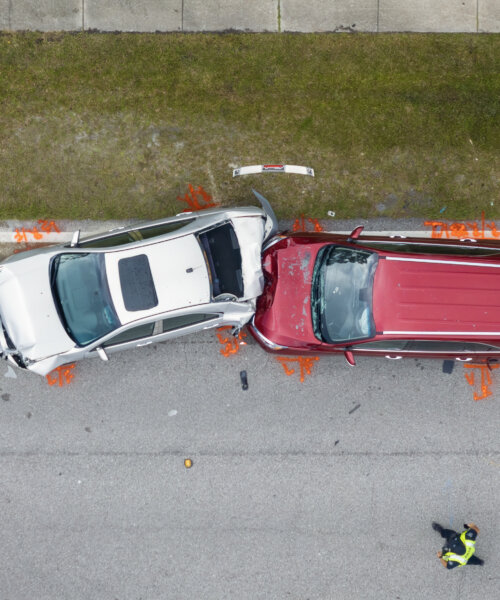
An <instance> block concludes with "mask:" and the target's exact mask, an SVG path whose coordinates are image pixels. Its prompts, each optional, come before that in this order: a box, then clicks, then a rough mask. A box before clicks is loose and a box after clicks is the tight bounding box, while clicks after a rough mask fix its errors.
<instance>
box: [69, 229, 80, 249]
mask: <svg viewBox="0 0 500 600" xmlns="http://www.w3.org/2000/svg"><path fill="white" fill-rule="evenodd" d="M79 242H80V230H79V229H78V230H77V231H75V233H74V234H73V237H72V238H71V244H70V246H71V248H74V247H75V246H78V244H79Z"/></svg>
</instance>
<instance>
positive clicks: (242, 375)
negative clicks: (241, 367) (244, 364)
mask: <svg viewBox="0 0 500 600" xmlns="http://www.w3.org/2000/svg"><path fill="white" fill-rule="evenodd" d="M240 379H241V389H242V390H248V378H247V372H246V371H240Z"/></svg>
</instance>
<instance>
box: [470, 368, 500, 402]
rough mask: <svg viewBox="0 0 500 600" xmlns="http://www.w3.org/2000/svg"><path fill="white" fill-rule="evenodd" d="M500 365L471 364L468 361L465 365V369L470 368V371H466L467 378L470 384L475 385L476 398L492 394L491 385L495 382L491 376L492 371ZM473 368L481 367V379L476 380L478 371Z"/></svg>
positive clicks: (480, 398) (483, 397)
mask: <svg viewBox="0 0 500 600" xmlns="http://www.w3.org/2000/svg"><path fill="white" fill-rule="evenodd" d="M499 367H500V365H489V364H486V365H484V364H471V363H467V364H465V365H464V368H465V369H469V370H470V372H469V373H468V372H465V373H464V375H465V379H466V381H467V383H468V384H469V385H471V386H472V387H475V388H476V389H475V390H474V396H473V398H474V400H484V399H485V398H488V397H489V396H491V395H492V393H493V392H492V391H491V389H490V387H489V386H490V385H492V383H493V379H492V377H491V372H492V370H493V369H498V368H499ZM472 369H479V370H480V373H481V377H480V379H479V381H477V380H476V375H477V371H475V370H472ZM476 390H478V391H476Z"/></svg>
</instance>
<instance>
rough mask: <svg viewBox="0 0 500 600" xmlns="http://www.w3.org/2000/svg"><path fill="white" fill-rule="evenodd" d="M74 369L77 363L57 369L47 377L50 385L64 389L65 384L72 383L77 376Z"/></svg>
mask: <svg viewBox="0 0 500 600" xmlns="http://www.w3.org/2000/svg"><path fill="white" fill-rule="evenodd" d="M74 367H75V363H72V364H70V365H61V366H60V367H57V368H56V369H54V370H53V371H51V372H50V373H49V374H48V375H46V376H45V377H46V378H47V382H48V384H49V385H56V384H57V385H58V386H59V387H62V386H63V385H64V384H65V383H66V384H67V383H71V380H72V379H73V377H74V376H75V375H74V373H73V369H74Z"/></svg>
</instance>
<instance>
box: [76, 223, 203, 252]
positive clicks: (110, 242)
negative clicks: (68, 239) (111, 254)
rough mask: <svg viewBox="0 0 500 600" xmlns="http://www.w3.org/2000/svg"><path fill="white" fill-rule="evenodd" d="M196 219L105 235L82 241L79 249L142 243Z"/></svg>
mask: <svg viewBox="0 0 500 600" xmlns="http://www.w3.org/2000/svg"><path fill="white" fill-rule="evenodd" d="M194 220H195V219H194V217H193V218H190V219H181V220H179V221H170V222H169V223H158V224H157V225H146V226H145V227H137V228H136V229H131V230H129V231H119V232H117V233H110V234H109V235H106V234H103V236H102V237H98V238H96V239H92V240H88V241H85V240H82V241H81V242H80V243H79V244H78V247H79V248H112V247H113V246H122V245H123V244H131V243H132V242H140V241H141V240H148V239H150V238H153V237H157V236H160V235H164V234H166V233H172V231H176V230H177V229H181V228H182V227H185V226H186V225H189V224H190V223H192V222H193V221H194Z"/></svg>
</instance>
